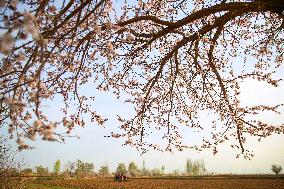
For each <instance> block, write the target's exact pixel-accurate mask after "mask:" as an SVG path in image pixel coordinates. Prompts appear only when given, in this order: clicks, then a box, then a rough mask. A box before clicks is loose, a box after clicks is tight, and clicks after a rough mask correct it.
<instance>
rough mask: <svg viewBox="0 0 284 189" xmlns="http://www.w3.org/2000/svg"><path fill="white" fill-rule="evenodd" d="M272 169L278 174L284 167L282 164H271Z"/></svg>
mask: <svg viewBox="0 0 284 189" xmlns="http://www.w3.org/2000/svg"><path fill="white" fill-rule="evenodd" d="M271 171H272V172H273V173H275V174H276V175H278V174H279V173H280V172H281V171H282V167H281V166H280V165H275V164H273V165H271Z"/></svg>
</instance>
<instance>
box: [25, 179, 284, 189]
mask: <svg viewBox="0 0 284 189" xmlns="http://www.w3.org/2000/svg"><path fill="white" fill-rule="evenodd" d="M29 188H30V189H88V188H90V189H92V188H94V189H95V188H102V189H103V188H112V189H115V188H117V189H122V188H123V189H127V188H141V189H144V188H145V189H146V188H151V189H156V188H158V189H159V188H160V189H162V188H166V189H175V188H184V189H283V188H284V179H283V177H280V178H272V177H271V178H270V177H267V178H265V177H259V178H256V177H255V178H253V177H251V178H250V177H245V178H241V177H198V178H135V179H134V178H132V179H129V180H128V181H127V182H114V181H113V179H112V178H92V179H86V178H85V179H53V180H35V181H33V184H30V185H29Z"/></svg>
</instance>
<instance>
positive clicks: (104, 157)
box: [19, 80, 284, 173]
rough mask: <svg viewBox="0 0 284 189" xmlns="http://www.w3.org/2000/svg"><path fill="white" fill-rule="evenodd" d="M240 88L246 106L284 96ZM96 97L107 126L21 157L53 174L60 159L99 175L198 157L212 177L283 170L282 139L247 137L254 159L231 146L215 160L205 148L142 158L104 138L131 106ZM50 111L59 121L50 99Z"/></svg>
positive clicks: (172, 166) (170, 166)
mask: <svg viewBox="0 0 284 189" xmlns="http://www.w3.org/2000/svg"><path fill="white" fill-rule="evenodd" d="M242 87H243V89H245V90H242V91H243V94H242V99H243V101H242V102H243V103H258V102H262V103H263V102H264V103H266V102H268V103H274V102H275V103H276V102H283V101H284V96H283V95H282V93H281V92H282V91H283V87H281V88H272V87H271V88H268V87H267V86H266V85H265V84H263V83H257V82H255V81H252V80H250V81H247V82H246V83H244V84H243V85H242ZM96 94H97V101H96V105H95V107H96V108H97V109H98V112H101V113H103V114H104V115H107V117H108V118H109V121H108V122H107V123H106V125H105V128H103V127H102V126H97V125H95V124H87V126H86V128H77V129H76V130H75V131H74V134H76V135H78V136H80V139H76V138H69V139H67V140H66V143H65V144H61V143H52V142H45V141H41V140H37V141H36V142H34V143H33V144H34V146H35V150H29V151H23V152H20V154H19V155H20V156H21V157H23V158H24V159H25V161H26V162H27V163H28V165H30V166H31V167H34V166H37V165H43V166H47V167H49V168H50V170H51V169H52V166H53V163H54V162H55V161H56V160H57V159H60V160H61V162H62V164H65V163H66V162H67V161H75V160H76V159H80V160H82V161H84V162H92V163H94V165H95V171H98V169H99V168H100V166H101V165H104V164H108V165H109V168H110V170H111V171H114V170H115V169H116V166H117V165H118V163H120V162H124V163H126V164H128V163H129V162H130V161H135V162H136V164H138V166H139V167H142V161H143V159H145V161H146V167H147V168H160V167H161V166H162V165H164V166H165V167H166V171H167V172H170V171H173V170H176V169H180V170H183V171H184V167H185V162H186V159H187V158H191V159H193V160H194V159H197V158H199V159H204V161H205V164H206V168H207V170H208V171H209V172H214V173H271V171H270V167H271V164H279V165H282V166H284V137H283V135H274V136H271V137H267V138H265V139H263V140H262V141H261V142H258V141H257V138H249V140H248V141H247V143H246V147H247V149H250V150H253V151H254V155H255V157H254V158H253V159H252V160H250V161H249V160H244V159H243V158H239V159H237V158H235V156H236V154H237V153H239V151H237V150H233V149H231V148H230V147H229V144H230V143H229V142H227V143H225V144H224V145H223V146H221V147H219V152H218V153H217V154H216V155H215V156H214V155H213V154H212V150H205V151H202V152H200V153H197V152H196V151H194V150H187V151H184V152H175V153H174V154H170V153H161V152H156V151H150V152H148V153H147V154H145V155H143V156H140V152H138V151H136V150H135V149H134V148H130V147H125V146H122V141H121V140H118V139H112V138H105V137H104V136H105V135H109V133H110V131H112V130H116V128H117V127H118V125H117V124H118V123H117V122H116V115H117V114H120V115H125V116H127V114H128V113H129V112H131V109H132V108H131V106H130V105H127V104H124V103H122V102H119V101H118V100H117V99H116V98H115V97H114V96H113V95H112V94H110V93H96ZM52 103H53V104H52ZM47 109H48V111H49V117H50V118H51V119H56V118H57V119H59V118H60V117H59V115H60V111H59V110H58V102H57V101H56V100H55V101H52V102H51V103H50V104H49V107H47ZM266 117H267V119H270V120H271V121H272V122H273V123H278V122H281V121H282V122H283V121H284V115H278V116H273V117H271V116H269V115H266ZM188 137H192V136H188Z"/></svg>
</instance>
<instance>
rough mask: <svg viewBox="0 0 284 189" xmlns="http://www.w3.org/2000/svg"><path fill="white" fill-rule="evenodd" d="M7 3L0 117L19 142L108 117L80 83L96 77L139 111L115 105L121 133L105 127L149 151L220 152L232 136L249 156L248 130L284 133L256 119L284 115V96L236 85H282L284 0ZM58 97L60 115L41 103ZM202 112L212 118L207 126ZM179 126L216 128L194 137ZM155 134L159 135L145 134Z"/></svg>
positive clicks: (52, 137) (1, 2)
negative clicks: (253, 100) (260, 96)
mask: <svg viewBox="0 0 284 189" xmlns="http://www.w3.org/2000/svg"><path fill="white" fill-rule="evenodd" d="M0 7H1V8H0V18H1V25H0V30H1V38H0V51H1V59H2V60H1V70H0V84H1V87H0V93H1V95H0V106H1V113H0V116H1V117H0V124H1V126H2V127H4V126H5V125H6V126H7V125H8V131H9V133H10V135H11V138H15V140H17V143H18V144H19V148H20V149H26V148H29V146H28V145H27V144H26V142H25V141H26V140H28V139H31V140H34V139H35V138H36V136H41V137H42V139H44V140H49V141H60V140H64V137H66V136H68V134H69V133H70V132H71V131H72V130H73V129H74V127H76V126H84V124H85V121H86V120H85V119H84V118H86V117H88V118H90V119H91V121H94V122H96V123H97V124H104V123H105V121H106V120H107V118H104V117H103V115H100V113H97V112H96V98H95V96H92V97H90V96H87V95H84V94H82V92H80V87H81V86H84V85H86V86H87V85H89V83H90V82H91V83H93V84H95V85H96V87H97V89H98V90H102V91H111V92H113V93H114V94H115V95H116V96H117V97H118V98H119V97H121V95H122V94H123V95H124V96H125V95H126V96H127V97H128V98H129V99H127V100H126V103H131V104H133V105H134V107H135V111H136V113H135V115H134V116H133V117H132V118H130V119H126V118H124V117H121V116H120V115H118V123H119V124H120V132H119V133H114V132H113V133H111V135H110V136H111V137H114V138H124V139H125V144H126V145H131V146H134V147H137V148H138V149H140V150H142V151H143V152H144V151H147V150H149V149H151V148H153V149H156V150H161V151H172V150H173V149H178V150H183V149H187V148H194V149H196V150H201V149H203V148H212V149H213V153H214V154H215V153H217V146H218V144H219V143H222V142H224V141H226V140H230V141H235V144H234V145H232V147H236V148H238V149H239V152H240V153H242V154H244V156H245V157H250V156H251V155H252V154H250V152H249V151H248V150H247V149H246V148H245V141H246V138H247V137H249V136H258V137H260V138H262V137H266V136H269V135H272V134H275V133H281V134H283V133H284V127H283V124H280V125H272V124H270V123H269V122H263V121H261V120H259V119H257V118H256V117H255V115H256V114H259V113H261V112H273V113H277V114H280V113H283V112H281V107H282V102H279V104H275V105H264V104H259V105H255V106H244V105H242V103H241V102H240V93H241V89H240V83H241V82H243V81H245V80H247V79H249V78H251V79H255V80H258V81H262V82H266V83H267V84H269V85H271V86H274V87H278V86H279V84H280V83H281V78H278V77H275V76H274V75H275V73H277V70H279V69H280V68H281V66H282V63H283V52H284V49H283V48H284V46H283V26H284V22H283V18H284V12H283V10H284V1H283V0H267V1H265V0H227V1H226V0H208V1H205V0H192V1H189V0H137V1H131V2H130V1H129V2H128V1H125V2H123V1H112V0H84V1H83V0H76V1H75V0H69V1H62V2H60V3H59V2H57V1H52V0H40V1H34V0H20V1H17V0H0ZM252 60H253V61H252ZM92 90H93V89H92ZM125 93H126V94H125ZM59 97H61V99H62V100H63V101H64V105H63V106H62V107H59V108H61V109H62V112H63V113H64V116H63V117H61V119H60V120H58V121H56V122H55V121H51V120H50V119H49V118H48V116H47V115H46V114H45V111H44V109H43V108H42V104H43V103H44V102H46V101H49V100H52V99H53V98H59ZM74 107H75V108H74ZM74 109H75V110H76V111H75V112H74ZM202 112H210V113H211V114H212V115H213V117H214V119H212V121H211V122H209V123H207V126H206V128H205V127H204V126H203V125H202V124H201V123H200V120H201V119H202V116H201V115H203V114H202ZM86 115H88V116H86ZM267 121H269V120H267ZM57 127H64V128H65V129H66V133H57V132H56V129H55V128H57ZM182 127H188V128H190V129H197V130H204V129H208V128H209V130H210V132H211V135H210V137H209V138H206V136H204V138H203V142H202V143H201V144H194V145H188V144H185V143H184V142H183V141H184V138H183V136H182V135H184V133H181V131H180V130H181V128H182ZM150 133H154V134H155V133H160V134H159V135H157V136H159V137H161V142H160V143H152V142H151V141H150V140H148V136H149V135H150ZM161 133H162V134H161Z"/></svg>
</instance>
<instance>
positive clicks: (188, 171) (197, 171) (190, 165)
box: [21, 159, 206, 177]
mask: <svg viewBox="0 0 284 189" xmlns="http://www.w3.org/2000/svg"><path fill="white" fill-rule="evenodd" d="M35 169H36V174H37V175H48V174H53V175H59V174H64V175H68V176H87V175H94V174H96V175H100V176H109V175H111V172H110V170H109V167H108V165H102V166H101V167H100V169H99V171H98V173H95V172H94V164H93V163H88V162H83V161H81V160H77V161H75V162H67V164H66V165H65V168H64V170H62V169H61V161H60V160H56V161H55V163H54V166H53V170H52V172H51V173H50V172H49V170H48V168H47V167H43V166H36V167H35ZM21 172H22V173H23V174H32V173H33V171H32V169H30V168H27V169H24V170H22V171H21ZM115 172H116V173H123V174H126V175H129V176H131V177H137V176H162V175H165V166H161V168H153V169H147V168H146V163H145V160H143V164H142V168H139V167H138V165H137V164H136V163H135V162H134V161H132V162H130V163H129V164H128V165H126V164H125V163H119V164H118V166H117V168H116V170H115ZM170 174H171V175H180V174H183V175H193V176H194V175H204V174H206V169H205V162H204V160H199V159H197V160H194V161H192V160H191V159H187V161H186V166H185V171H184V172H183V171H180V170H173V171H172V173H170Z"/></svg>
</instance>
